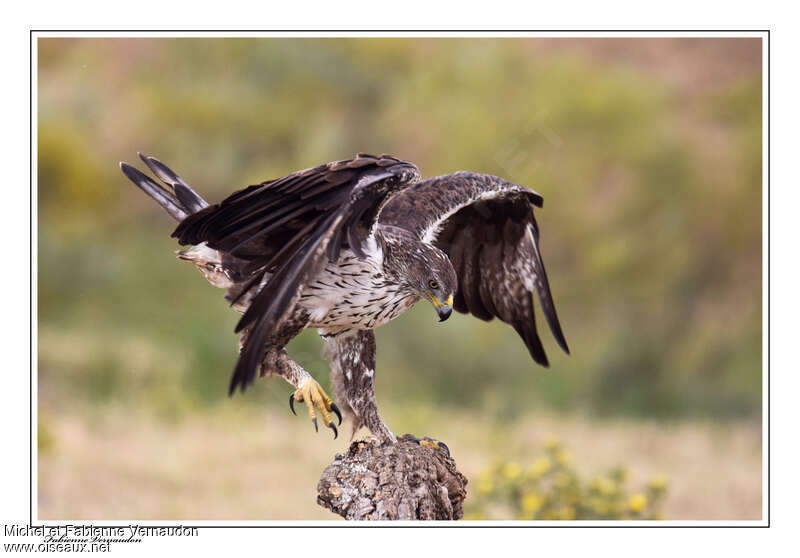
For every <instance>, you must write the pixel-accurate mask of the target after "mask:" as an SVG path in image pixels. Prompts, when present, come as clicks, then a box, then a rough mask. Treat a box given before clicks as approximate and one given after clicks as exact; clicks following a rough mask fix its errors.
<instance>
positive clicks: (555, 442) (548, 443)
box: [544, 436, 561, 451]
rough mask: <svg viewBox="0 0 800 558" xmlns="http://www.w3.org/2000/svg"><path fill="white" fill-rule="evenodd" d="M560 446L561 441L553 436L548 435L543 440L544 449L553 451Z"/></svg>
mask: <svg viewBox="0 0 800 558" xmlns="http://www.w3.org/2000/svg"><path fill="white" fill-rule="evenodd" d="M559 447H561V442H560V441H559V439H558V438H556V437H555V436H548V437H547V438H546V439H545V441H544V449H546V450H548V451H553V450H555V449H557V448H559Z"/></svg>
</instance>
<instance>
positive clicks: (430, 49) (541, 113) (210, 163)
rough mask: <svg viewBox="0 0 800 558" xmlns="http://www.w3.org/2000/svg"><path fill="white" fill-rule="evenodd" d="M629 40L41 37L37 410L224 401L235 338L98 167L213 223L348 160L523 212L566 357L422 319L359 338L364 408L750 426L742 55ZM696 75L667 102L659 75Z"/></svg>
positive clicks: (137, 202) (755, 321) (146, 203)
mask: <svg viewBox="0 0 800 558" xmlns="http://www.w3.org/2000/svg"><path fill="white" fill-rule="evenodd" d="M647 41H648V40H640V41H629V42H627V43H626V42H624V41H623V42H622V43H620V44H621V45H622V46H621V47H620V48H618V49H617V50H613V49H612V50H609V51H607V52H604V51H602V49H595V48H594V47H591V46H590V47H581V46H580V45H577V46H576V45H572V44H571V43H570V42H569V41H562V42H559V41H558V40H555V41H552V40H550V41H548V40H536V39H531V40H523V39H502V40H500V39H459V40H455V39H454V40H445V39H217V40H215V39H126V40H122V39H40V41H39V53H38V55H39V75H38V111H39V112H38V116H39V121H38V122H39V124H38V142H39V145H38V165H39V168H38V218H39V220H38V279H39V288H38V311H39V322H38V324H39V326H38V327H39V342H38V347H39V396H40V405H41V406H42V407H45V408H47V409H48V411H49V412H51V413H52V414H55V413H57V412H58V410H59V409H61V408H64V407H67V406H73V405H75V404H76V403H79V402H89V403H91V404H93V405H94V404H97V405H100V406H104V405H136V406H138V407H140V408H149V409H152V410H153V411H154V412H156V413H158V414H160V415H162V416H163V417H165V418H167V419H171V418H176V417H180V416H181V414H182V413H184V412H187V411H190V410H192V409H201V408H206V407H208V406H214V405H219V404H221V403H224V402H226V401H227V397H226V386H227V383H228V378H229V374H230V372H231V370H232V369H233V365H234V362H235V359H236V354H237V350H236V349H237V340H236V337H235V336H234V335H233V333H232V331H233V326H234V324H235V322H236V320H237V318H238V316H237V315H236V314H235V313H234V312H233V311H232V310H230V309H228V308H227V306H226V304H225V302H224V301H223V299H222V292H220V291H217V290H216V289H214V288H213V287H210V286H209V285H208V284H207V283H206V282H205V280H204V279H203V278H202V276H201V275H200V274H199V273H197V272H196V271H195V270H194V268H192V267H191V266H189V265H186V264H184V263H182V262H179V261H177V260H176V259H175V258H174V256H173V254H172V251H174V250H175V249H176V248H177V246H176V244H175V242H174V241H173V240H172V239H170V238H169V233H170V232H171V231H172V229H173V227H174V223H173V222H172V221H171V219H170V218H169V217H168V216H167V215H166V214H165V213H163V212H162V211H161V210H160V208H158V207H157V206H156V204H154V203H153V202H152V201H151V200H150V199H148V198H146V197H145V196H144V195H143V194H142V193H141V192H140V191H138V190H137V189H136V188H134V187H133V186H132V185H131V184H130V183H129V182H127V180H125V178H124V177H123V176H122V174H121V173H120V172H119V168H118V166H117V162H118V161H120V160H127V161H129V162H132V163H133V162H136V161H135V158H136V155H135V154H136V151H137V150H141V151H143V152H146V153H148V154H153V155H156V156H158V157H159V158H161V159H162V160H164V161H165V162H166V163H167V164H169V165H170V166H171V167H172V168H174V169H175V170H176V171H177V172H178V173H179V174H180V175H181V176H182V177H183V178H184V179H186V180H187V181H188V182H189V183H190V184H192V185H193V186H194V187H195V188H196V189H197V190H198V191H199V192H200V193H201V194H203V195H204V197H206V198H207V199H208V200H210V201H212V202H213V201H217V200H219V199H221V198H223V197H224V196H225V195H227V194H228V193H230V192H231V191H233V190H235V189H238V188H241V187H243V186H245V185H248V184H251V183H255V182H260V181H262V180H264V179H267V178H274V177H278V176H283V175H285V174H287V173H288V172H291V171H293V170H296V169H300V168H306V167H310V166H314V165H317V164H319V163H322V162H326V161H330V160H335V159H342V158H346V157H349V156H352V155H353V154H355V153H356V152H358V151H367V152H375V153H381V152H388V153H392V154H394V155H397V156H399V157H402V158H406V159H409V160H412V161H414V162H416V163H417V164H418V165H419V167H420V168H421V170H422V171H423V173H424V174H425V175H427V176H431V175H436V174H443V173H448V172H453V171H456V170H461V169H469V170H473V171H478V172H486V173H492V174H497V175H501V176H503V177H506V178H508V179H510V180H512V181H515V182H517V183H519V184H523V185H527V186H530V187H532V188H533V189H535V190H536V191H538V192H539V193H541V194H542V195H543V196H544V199H545V204H544V208H543V209H542V210H540V211H538V212H537V219H538V221H539V225H540V228H541V231H542V239H541V242H542V251H543V255H544V259H545V261H546V264H547V268H548V273H549V276H550V282H551V286H552V290H553V293H554V297H555V301H556V305H557V307H558V311H559V315H560V318H561V322H562V324H563V326H564V330H565V333H566V336H567V339H568V341H569V344H570V347H571V349H572V355H571V356H569V357H567V356H565V355H563V354H561V353H560V352H559V351H558V349H557V346H556V345H555V343H554V342H553V339H552V336H551V335H550V333H549V331H548V330H547V328H546V326H545V325H544V323H543V322H542V321H541V320H540V328H539V329H540V332H541V333H542V337H543V340H544V343H545V347H546V349H547V350H548V354H549V356H550V359H551V370H544V369H541V368H539V367H537V366H536V365H534V363H533V362H532V361H531V360H530V358H529V356H528V354H527V351H526V350H525V347H524V345H523V344H522V342H521V341H520V340H519V339H518V337H517V335H516V334H515V333H514V332H513V330H511V329H510V328H508V327H506V326H505V325H503V324H501V323H498V322H493V323H489V324H486V323H483V322H480V321H478V320H475V319H474V318H469V317H465V316H461V315H458V316H454V317H453V318H451V320H449V321H448V322H447V323H446V324H442V325H440V324H438V323H437V322H436V317H435V314H434V312H433V310H431V309H430V308H429V307H427V306H426V305H425V304H420V305H418V307H417V308H415V309H414V310H412V311H411V312H409V313H408V314H407V315H405V316H403V317H401V318H400V319H398V320H396V321H395V322H393V323H391V324H389V325H387V326H385V327H383V328H381V329H379V330H378V331H377V336H378V347H379V348H378V352H379V355H378V362H379V370H378V373H377V391H378V399H379V401H391V402H392V403H393V404H395V405H402V404H404V403H405V402H408V403H409V404H411V403H413V404H414V405H450V406H466V407H471V408H473V409H474V410H475V411H476V412H478V411H479V410H480V411H482V412H483V413H484V414H483V416H484V417H487V419H488V418H490V417H493V418H495V419H498V420H500V419H502V420H505V419H509V418H513V417H514V416H516V415H518V414H520V413H524V412H527V411H529V410H532V409H537V408H542V407H544V406H546V407H549V408H550V409H553V410H556V411H557V412H562V411H563V412H572V411H576V410H581V411H583V412H587V411H588V412H592V413H597V414H601V415H622V416H635V417H644V416H646V417H653V418H671V419H672V418H682V417H698V416H702V417H713V418H715V419H725V418H734V417H736V418H742V417H745V418H758V417H760V412H761V358H762V357H761V354H762V353H761V351H762V346H761V340H762V331H761V315H762V302H761V301H762V291H761V249H762V237H761V230H762V223H761V215H762V207H761V196H762V192H761V172H762V167H761V165H762V161H761V76H760V54H759V51H758V46H757V43H756V44H755V45H756V46H755V48H752V47H753V45H754V43H753V42H752V41H751V42H750V46H749V47H747V48H746V49H745V51H747V52H750V51H751V50H754V52H755V53H756V60H757V61H758V62H757V63H756V64H755V65H754V64H750V63H746V62H747V60H749V58H747V57H746V56H740V55H738V54H735V53H737V52H741V50H742V49H738V50H735V49H734V50H730V52H732V53H734V54H731V55H728V54H727V53H728V52H729V50H728V49H729V48H731V47H730V46H725V47H724V48H721V47H718V46H715V43H714V41H707V42H706V43H703V42H702V41H701V42H700V43H692V45H694V46H692V49H690V50H688V51H687V49H686V48H685V44H688V43H681V42H680V41H678V42H677V43H669V42H667V43H664V47H663V49H662V50H663V52H661V50H658V48H661V47H658V48H656V49H655V50H657V51H658V53H657V56H655V57H654V58H652V59H648V60H646V61H645V63H640V62H637V61H636V58H635V56H634V55H640V54H641V53H642V52H649V51H652V50H653V48H650V49H649V50H648V49H646V48H645V47H646V46H647V45H645V44H644V43H646V42H647ZM742 41H747V40H744V39H743V40H742ZM648 44H652V43H648ZM737 44H739V43H737ZM748 49H749V50H748ZM687 52H688V53H689V54H687ZM632 57H633V58H632ZM750 58H752V56H751V57H750ZM632 60H633V61H632ZM676 60H677V62H676ZM692 64H693V65H694V67H695V73H694V74H691V73H690V79H688V80H687V79H684V80H677V81H676V80H673V79H671V77H670V72H668V71H661V70H662V69H663V68H672V67H675V66H676V65H677V66H678V67H680V68H684V67H686V68H689V69H691V68H690V66H691V65H692ZM715 72H717V73H720V72H722V73H720V74H719V75H717V74H715ZM693 76H694V77H693ZM709 76H710V77H709ZM320 347H321V342H320V340H319V339H318V338H317V336H316V335H315V334H314V333H313V332H306V333H304V334H303V335H301V336H300V337H299V338H298V339H296V340H295V341H294V342H293V343H292V345H291V346H290V353H291V354H292V355H293V356H294V357H295V359H296V360H297V361H298V362H299V363H300V364H302V365H303V366H305V367H306V368H308V369H309V370H310V371H311V372H312V373H313V374H314V375H315V376H316V377H317V378H318V379H320V380H321V381H323V383H326V380H327V374H328V366H327V363H326V362H325V361H324V360H323V359H322V358H321V357H320ZM288 391H289V386H288V384H285V383H284V382H281V381H280V380H270V381H264V382H258V384H257V385H256V387H255V388H254V389H253V390H251V391H248V393H247V394H246V395H245V396H237V397H236V400H235V401H234V402H233V403H234V404H236V405H244V404H247V402H255V403H258V404H268V405H271V406H281V407H283V406H285V401H286V397H285V394H286V393H288ZM226 404H227V403H226ZM395 428H396V430H397V431H406V429H404V425H402V424H397V425H395ZM44 443H45V444H47V443H48V442H46V441H45V442H44Z"/></svg>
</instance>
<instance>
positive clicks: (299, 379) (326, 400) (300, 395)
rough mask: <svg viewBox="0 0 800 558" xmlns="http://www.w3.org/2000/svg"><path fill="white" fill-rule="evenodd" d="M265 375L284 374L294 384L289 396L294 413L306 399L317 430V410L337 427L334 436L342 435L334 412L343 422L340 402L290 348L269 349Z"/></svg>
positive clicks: (332, 425) (263, 366)
mask: <svg viewBox="0 0 800 558" xmlns="http://www.w3.org/2000/svg"><path fill="white" fill-rule="evenodd" d="M260 375H261V376H281V377H282V378H283V379H284V380H286V381H287V382H289V383H290V384H292V385H293V386H294V387H295V388H297V389H295V391H293V392H292V394H291V395H290V396H289V408H290V409H291V410H292V413H294V414H295V415H296V414H297V413H296V412H295V409H294V404H295V403H305V404H306V408H307V409H308V414H309V416H310V417H311V422H312V423H313V424H314V430H317V431H319V426H318V425H317V412H319V414H320V415H321V417H322V421H323V423H324V424H325V425H326V426H327V427H328V428H330V429H331V430H333V437H334V438H337V437H338V436H339V431H338V430H337V428H336V425H335V424H334V423H333V420H332V419H331V413H335V414H336V416H337V417H338V419H339V424H340V425H341V424H342V413H341V412H340V411H339V408H338V407H337V406H336V403H334V402H333V400H332V399H331V398H330V397H329V396H328V394H327V393H325V390H324V389H322V386H321V385H319V382H317V381H316V380H315V379H314V378H313V377H312V376H311V374H309V373H308V372H307V371H306V370H305V368H303V367H302V366H300V365H299V364H297V363H296V362H295V361H293V360H292V359H291V358H289V355H288V354H287V353H286V349H268V350H267V352H266V354H265V355H264V359H263V360H262V361H261V369H260Z"/></svg>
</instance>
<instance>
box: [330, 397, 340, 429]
mask: <svg viewBox="0 0 800 558" xmlns="http://www.w3.org/2000/svg"><path fill="white" fill-rule="evenodd" d="M331 411H333V412H334V413H336V416H337V417H338V418H339V426H341V425H342V413H341V412H340V411H339V407H337V406H336V403H333V402H331Z"/></svg>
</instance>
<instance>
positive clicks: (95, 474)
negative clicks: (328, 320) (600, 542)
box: [38, 406, 762, 520]
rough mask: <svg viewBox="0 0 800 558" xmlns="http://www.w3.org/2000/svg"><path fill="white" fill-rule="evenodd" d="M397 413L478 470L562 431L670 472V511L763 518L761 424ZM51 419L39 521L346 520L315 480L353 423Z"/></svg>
mask: <svg viewBox="0 0 800 558" xmlns="http://www.w3.org/2000/svg"><path fill="white" fill-rule="evenodd" d="M389 419H390V424H395V425H396V427H398V431H400V429H399V427H400V426H402V425H403V423H405V426H418V425H419V424H420V423H421V422H424V421H430V424H435V426H436V432H435V434H436V436H437V437H439V438H440V439H442V440H445V441H446V442H447V443H448V444H449V446H450V448H451V451H452V453H453V456H454V458H455V459H456V461H457V463H458V465H459V468H460V469H461V470H462V471H463V472H464V474H465V475H466V476H467V477H468V478H470V479H474V478H475V477H476V475H477V474H478V472H480V470H481V469H483V468H485V467H486V466H488V465H489V464H490V463H491V462H492V461H493V460H496V459H502V460H516V461H519V462H521V463H523V464H525V463H527V462H529V461H530V460H531V459H533V458H534V457H535V456H536V455H538V454H539V453H540V451H541V450H540V448H541V442H542V441H543V440H544V438H546V437H549V436H556V437H558V438H560V439H561V440H562V441H563V442H564V444H565V445H566V446H567V447H568V448H569V449H570V451H571V452H572V454H573V456H574V461H575V463H576V467H577V469H578V470H579V471H580V472H581V473H582V474H584V475H592V474H599V473H603V472H604V471H605V470H606V469H607V468H608V467H611V466H614V465H617V464H623V465H626V466H627V467H628V468H629V469H630V471H631V481H630V486H631V487H637V486H639V485H641V483H643V482H644V481H645V480H646V479H647V478H648V477H650V476H652V475H654V474H657V473H663V474H666V475H667V476H668V477H669V479H670V484H669V487H670V488H669V494H668V496H667V501H666V506H665V508H664V512H665V513H664V515H665V517H666V518H667V519H717V520H730V519H759V518H760V517H761V497H762V495H761V439H760V431H759V430H758V428H757V427H755V426H753V425H752V424H738V425H732V426H716V425H712V424H700V423H682V424H676V425H672V426H665V425H663V424H657V423H637V422H631V421H614V422H605V421H603V422H598V421H593V420H588V419H580V418H556V417H530V418H527V419H525V420H523V421H519V422H517V423H515V424H513V425H510V426H508V427H505V428H504V427H502V426H500V427H498V426H490V425H486V424H483V423H481V422H480V421H476V420H475V418H474V417H471V416H468V415H458V414H454V413H452V412H446V413H441V414H437V415H433V414H432V413H431V411H425V412H414V413H407V412H406V413H396V412H395V413H389ZM44 424H45V426H46V428H40V438H42V441H40V447H42V450H41V452H40V456H39V500H38V501H39V508H38V517H39V518H40V519H95V520H100V519H104V520H121V519H135V520H156V519H164V520H166V519H171V520H190V519H192V520H202V519H231V520H236V519H239V520H247V519H250V520H252V519H262V520H263V519H289V520H292V519H295V520H297V519H308V520H316V519H336V518H335V517H334V516H333V515H332V514H330V513H329V512H327V511H325V510H323V509H322V508H320V507H318V506H317V505H316V503H315V498H316V484H317V480H318V479H319V475H320V473H321V472H322V469H323V468H324V467H325V466H326V465H327V464H328V463H330V462H331V461H332V459H333V454H334V453H336V452H338V451H342V450H343V449H344V448H345V447H346V444H347V442H346V441H345V440H344V438H346V432H343V434H345V436H342V437H340V439H339V440H338V441H336V442H334V441H333V439H332V436H330V433H329V432H320V434H319V435H315V434H314V432H313V429H312V428H311V425H310V424H309V423H308V421H307V420H303V418H302V417H300V418H294V417H292V416H291V415H289V414H288V412H286V413H281V412H270V411H267V410H262V411H256V410H252V409H248V408H244V407H240V408H234V407H233V406H231V407H226V408H223V409H220V410H216V411H212V412H210V413H205V414H202V415H201V414H196V415H192V416H191V418H189V419H184V420H181V421H178V422H172V423H164V422H163V421H160V420H157V419H156V418H154V417H152V416H136V415H132V414H128V415H123V414H121V413H120V412H119V411H113V412H111V414H109V413H106V412H105V411H103V412H102V413H101V412H99V411H94V412H83V413H70V414H66V415H62V416H60V418H59V420H58V422H57V423H52V424H51V423H48V422H47V417H45V423H44ZM345 426H346V425H345ZM42 432H45V434H43V433H42ZM418 434H419V432H418ZM45 440H46V443H44V444H43V442H44V441H45Z"/></svg>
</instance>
